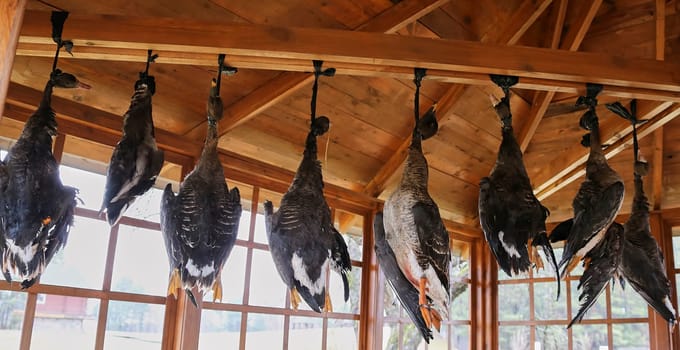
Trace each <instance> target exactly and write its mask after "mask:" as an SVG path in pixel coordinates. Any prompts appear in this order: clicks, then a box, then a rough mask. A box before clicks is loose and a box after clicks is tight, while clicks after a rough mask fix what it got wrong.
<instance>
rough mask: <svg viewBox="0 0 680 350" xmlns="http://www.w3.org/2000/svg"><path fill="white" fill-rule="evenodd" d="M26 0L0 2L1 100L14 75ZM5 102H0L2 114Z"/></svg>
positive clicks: (0, 114)
mask: <svg viewBox="0 0 680 350" xmlns="http://www.w3.org/2000/svg"><path fill="white" fill-rule="evenodd" d="M26 2H27V1H26V0H6V1H2V2H0V19H1V20H0V62H2V66H0V101H4V100H5V97H6V96H7V87H8V85H9V79H10V77H11V76H12V64H13V63H14V56H15V55H16V48H17V42H19V29H21V21H22V20H23V18H24V9H25V8H26ZM2 108H3V104H2V103H0V116H2Z"/></svg>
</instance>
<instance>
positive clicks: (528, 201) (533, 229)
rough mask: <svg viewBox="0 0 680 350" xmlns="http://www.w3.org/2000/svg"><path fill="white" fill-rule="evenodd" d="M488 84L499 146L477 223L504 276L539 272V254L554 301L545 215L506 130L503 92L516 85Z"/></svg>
mask: <svg viewBox="0 0 680 350" xmlns="http://www.w3.org/2000/svg"><path fill="white" fill-rule="evenodd" d="M492 80H494V82H495V83H496V84H498V85H499V86H500V87H501V88H502V89H503V91H504V92H505V96H504V97H503V98H502V99H501V101H500V102H498V103H497V104H495V105H494V109H495V110H496V113H497V114H498V116H499V118H500V119H501V123H502V136H503V140H502V142H501V145H500V149H499V151H498V158H497V160H496V164H495V165H494V167H493V169H492V170H491V174H490V175H489V177H485V178H483V179H482V180H481V181H480V184H479V220H480V223H481V226H482V229H483V231H484V237H485V238H486V241H487V242H488V243H489V248H491V251H492V252H493V254H494V256H495V257H496V261H498V265H499V266H500V267H501V269H503V271H505V273H506V274H507V275H508V276H513V275H516V274H520V273H527V272H528V271H529V268H530V266H531V263H533V264H535V265H536V266H537V267H543V262H542V259H541V257H540V256H539V255H538V253H537V251H536V249H535V248H536V247H540V248H542V250H543V253H544V254H545V256H546V258H547V259H549V264H550V265H551V266H552V268H553V270H554V271H555V274H556V275H557V280H558V284H557V297H558V298H559V295H560V288H559V286H560V284H559V272H558V269H557V262H556V260H555V255H554V253H553V250H552V246H551V245H550V242H549V241H548V236H547V234H546V228H545V220H546V218H547V217H548V215H549V212H548V209H547V208H546V207H544V206H542V205H541V203H540V202H539V201H538V199H537V198H536V196H534V192H533V189H532V188H531V182H530V181H529V176H528V174H527V171H526V168H525V167H524V161H523V160H522V150H521V149H520V147H519V144H518V143H517V140H516V139H515V135H514V133H513V129H512V114H511V112H510V95H509V89H510V87H511V86H513V85H514V84H516V83H517V80H518V79H517V77H508V76H492Z"/></svg>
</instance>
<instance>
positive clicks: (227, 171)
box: [5, 83, 379, 214]
mask: <svg viewBox="0 0 680 350" xmlns="http://www.w3.org/2000/svg"><path fill="white" fill-rule="evenodd" d="M41 98H42V92H41V91H38V90H35V89H32V88H30V87H26V86H23V85H20V84H17V83H10V88H9V92H8V95H7V101H6V104H5V116H6V117H8V118H11V119H15V120H18V121H21V122H25V121H26V120H27V119H28V118H29V117H30V116H31V115H32V114H33V112H34V111H35V108H37V107H36V104H37V103H38V102H39V101H40V100H41ZM52 107H53V108H54V110H55V111H56V112H57V122H58V123H59V131H60V132H61V133H64V134H67V135H73V136H76V137H80V138H83V139H88V140H92V141H95V142H99V143H102V144H106V145H108V146H115V145H116V143H117V142H118V141H119V140H120V135H121V130H122V127H123V119H122V118H121V117H120V116H118V115H114V114H112V113H109V112H106V111H102V110H99V109H96V108H93V107H89V106H85V105H82V104H79V103H77V102H74V101H70V100H68V99H65V98H61V97H58V96H52ZM156 142H157V143H158V147H159V148H161V149H163V150H164V151H165V157H166V160H167V161H169V162H172V163H176V164H180V165H185V164H187V163H189V162H190V161H191V160H192V158H193V157H194V156H195V155H196V154H199V153H200V150H201V149H202V147H203V144H202V143H198V142H194V141H192V140H188V139H186V138H183V137H182V136H180V135H175V134H172V133H169V132H167V131H165V130H162V129H158V128H157V129H156ZM219 157H220V161H221V162H222V166H223V168H224V175H225V176H226V177H227V178H229V179H232V180H234V181H238V182H242V183H247V184H250V185H253V186H260V187H263V188H266V189H269V190H272V191H276V192H285V191H286V190H287V189H288V186H289V185H290V182H291V181H292V180H293V176H294V175H295V174H294V173H293V172H292V171H289V170H287V169H283V168H279V167H276V166H273V165H270V164H267V163H263V162H260V161H258V160H256V159H251V158H247V157H244V156H242V155H240V154H236V153H233V152H229V151H226V150H222V149H220V150H219ZM191 163H193V162H192V161H191ZM324 194H325V195H326V198H327V199H328V201H329V203H331V205H333V206H335V207H337V208H340V209H344V210H350V211H353V212H356V213H359V214H363V213H365V212H367V211H370V210H372V209H373V208H374V207H375V206H376V204H377V203H379V201H378V200H377V199H375V198H372V197H369V196H366V195H363V194H360V193H356V192H354V191H351V190H348V189H345V188H342V187H340V186H336V185H333V184H329V183H326V184H325V187H324Z"/></svg>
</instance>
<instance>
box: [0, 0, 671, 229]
mask: <svg viewBox="0 0 680 350" xmlns="http://www.w3.org/2000/svg"><path fill="white" fill-rule="evenodd" d="M678 6H680V5H679V4H677V2H676V1H674V0H666V1H664V0H657V1H650V0H646V1H643V0H617V1H613V0H604V1H603V0H594V1H591V0H570V1H567V0H477V1H447V0H402V1H389V0H361V1H359V0H351V1H348V0H323V1H314V0H290V1H278V0H264V1H250V0H229V1H226V0H197V1H182V0H148V1H130V0H108V1H105V2H99V1H97V2H92V1H84V0H47V1H42V0H41V1H35V0H33V1H29V3H28V6H27V7H28V9H27V12H26V14H25V16H24V23H23V28H22V31H21V37H20V39H19V45H18V48H17V57H16V58H15V61H14V67H13V71H12V78H11V81H12V82H11V84H10V87H9V91H8V98H7V102H6V105H5V112H4V115H5V116H6V117H8V118H3V120H2V122H1V124H0V135H2V136H6V137H16V133H17V131H18V129H19V127H20V123H22V122H23V121H24V120H25V119H26V118H27V116H28V115H30V113H31V112H32V109H33V108H35V105H36V104H37V103H38V101H39V99H40V94H41V92H40V90H42V88H43V86H44V83H45V80H46V78H47V76H48V74H49V70H50V67H51V58H50V57H51V55H52V54H53V50H54V44H53V43H51V40H50V38H49V37H50V26H49V13H48V12H46V11H48V10H51V9H53V8H59V9H64V10H68V11H70V12H71V16H70V17H69V19H68V20H67V22H66V25H65V29H64V37H65V38H69V39H74V40H75V43H76V47H75V49H74V55H73V57H68V56H67V55H62V59H60V61H59V66H60V67H61V68H62V70H65V71H68V72H70V73H73V74H76V75H77V76H78V77H79V78H80V79H81V80H83V81H85V82H86V83H88V84H90V85H92V86H93V88H92V89H91V90H89V91H84V90H60V91H57V92H56V95H57V96H59V97H60V98H58V99H56V100H55V103H54V107H55V110H56V111H57V112H58V113H59V118H60V119H59V121H60V130H61V131H62V132H64V133H67V134H69V135H74V136H78V137H81V138H86V139H91V140H93V141H96V142H99V143H103V144H106V145H113V144H115V142H116V141H117V140H116V138H117V135H118V134H119V130H120V126H121V124H122V117H121V116H122V114H123V113H124V112H125V110H126V109H127V107H128V105H129V98H130V96H131V94H132V86H133V83H134V81H135V79H136V78H137V73H138V72H139V71H140V70H142V69H143V66H144V63H143V62H144V59H145V55H146V49H148V48H152V49H154V50H155V51H156V52H157V53H158V54H159V55H160V58H159V59H158V63H157V64H154V65H152V67H151V73H152V74H153V75H154V76H155V77H156V82H157V93H156V95H155V96H154V100H153V103H154V105H153V108H154V120H155V124H156V127H157V129H158V131H157V138H158V141H159V143H160V144H161V145H162V147H163V148H165V149H167V150H168V151H170V153H169V154H170V157H168V159H167V160H168V162H171V163H174V164H177V165H184V164H190V163H191V162H193V161H194V159H195V157H196V156H197V155H198V154H199V151H200V147H201V142H202V140H203V137H204V135H205V124H206V118H205V103H206V98H207V92H208V88H209V82H210V79H211V77H212V76H214V74H215V71H216V67H215V65H216V53H219V52H223V53H226V54H227V62H228V63H229V64H231V65H233V66H236V67H238V68H239V72H238V73H237V74H236V75H234V76H232V77H227V78H225V79H224V82H223V86H222V93H221V95H222V98H223V100H224V105H225V118H224V120H223V121H222V122H221V123H220V134H221V135H222V136H221V139H220V147H221V150H222V153H221V155H222V157H223V159H222V160H223V162H224V164H225V171H226V174H227V177H229V178H231V179H234V180H237V181H241V182H248V183H253V184H255V185H258V184H259V185H265V186H266V187H268V188H270V189H272V190H277V191H285V189H286V187H287V184H288V182H289V181H290V179H291V177H292V174H293V172H294V171H295V169H296V168H297V165H298V163H299V160H300V157H301V152H302V148H303V143H304V142H303V141H304V138H305V135H306V133H307V131H308V123H309V101H310V97H311V85H312V84H311V82H312V80H313V79H312V78H311V74H309V73H305V72H309V71H310V70H311V69H312V66H311V60H312V59H323V60H325V61H326V63H325V67H336V68H337V70H338V74H337V75H336V76H335V77H333V78H325V77H324V78H322V80H321V84H320V89H319V103H318V112H319V113H320V114H323V115H327V116H328V117H329V118H330V119H331V123H332V126H331V130H330V132H329V134H327V135H326V136H325V137H322V138H321V140H320V145H321V147H320V158H321V159H322V160H323V167H324V178H325V180H326V182H327V186H326V192H327V194H328V196H329V198H330V200H331V202H333V201H336V202H338V203H342V206H343V207H344V208H347V209H349V210H352V209H353V208H356V209H357V210H359V209H361V208H366V207H367V206H371V205H375V203H376V201H375V200H374V199H373V198H380V199H384V198H386V196H387V195H389V193H391V191H392V189H393V188H394V186H395V185H396V182H397V181H398V180H399V178H400V174H401V170H402V166H403V161H404V158H405V149H406V147H407V146H408V142H409V135H410V130H411V128H412V123H413V111H412V109H413V94H414V86H413V84H412V82H411V74H412V68H413V67H414V66H420V67H425V68H428V77H426V80H425V81H424V83H423V88H422V96H421V99H420V103H421V110H422V111H424V110H425V109H426V108H428V107H429V106H430V105H432V104H433V103H438V118H439V119H440V130H439V133H438V134H437V135H436V136H435V137H434V138H432V139H431V140H428V141H426V142H425V143H424V150H425V152H426V156H427V158H428V161H429V164H430V192H431V194H432V196H433V197H434V198H435V200H436V201H437V203H438V204H439V206H440V209H441V211H442V216H443V217H444V218H446V219H447V220H448V222H449V224H450V226H455V225H456V224H458V225H460V226H459V227H462V228H464V227H474V226H477V225H478V218H477V195H478V190H479V189H478V183H479V180H480V179H481V178H482V177H484V176H486V175H488V173H489V172H490V170H491V168H492V166H493V164H494V162H495V159H496V152H497V149H498V146H499V144H500V123H499V121H498V119H497V117H496V115H495V113H494V112H493V110H492V108H491V103H490V102H489V95H490V94H494V95H496V96H500V94H501V92H500V90H499V89H498V88H497V87H495V86H493V85H492V84H491V83H490V82H489V81H488V78H487V74H488V73H512V74H516V75H519V76H520V84H519V85H518V87H517V88H515V89H514V90H513V99H512V102H511V104H512V108H513V113H514V116H515V118H514V122H515V131H516V134H517V135H518V139H519V141H520V143H521V145H522V148H523V149H525V162H526V165H527V169H528V172H529V175H530V177H531V179H532V183H533V184H534V186H535V189H536V192H537V193H538V196H539V198H540V199H541V200H542V201H543V203H544V205H546V206H547V207H548V208H549V209H550V210H551V212H552V215H551V217H550V218H549V221H558V220H561V219H564V218H566V217H568V216H569V215H570V211H571V200H572V198H573V196H574V194H575V192H576V190H577V189H578V184H579V183H580V181H581V179H582V178H583V164H584V162H585V158H586V154H587V150H586V149H585V148H583V147H581V146H580V143H579V142H580V139H581V137H582V135H583V134H584V131H583V130H580V129H579V128H578V118H579V117H580V114H581V113H582V110H579V109H576V108H575V107H574V102H575V100H576V97H577V96H578V95H579V94H583V92H584V83H585V82H587V81H593V82H599V83H603V84H604V85H605V89H604V91H603V93H602V95H601V97H600V102H601V104H603V103H605V102H613V101H622V102H624V103H627V102H628V101H630V99H631V98H638V99H639V100H640V101H639V114H640V116H643V117H644V118H645V119H649V120H650V121H649V122H648V123H647V124H645V125H644V126H643V127H642V128H641V135H640V136H641V137H643V139H642V142H641V145H642V152H643V154H644V155H645V157H646V159H647V160H648V161H649V162H650V163H651V164H652V169H653V171H652V175H651V176H650V177H649V178H648V179H647V185H648V194H649V195H650V197H651V199H652V201H653V202H654V204H655V208H657V209H658V208H676V207H680V145H678V144H677V142H674V140H677V139H678V137H680V118H678V119H675V120H674V118H675V117H676V116H677V115H679V114H680V76H679V75H680V65H678V64H677V63H676V62H677V58H678V57H679V56H680V55H679V53H678V51H679V50H680V42H679V41H678V36H679V35H680V14H679V13H678V11H677V9H678ZM441 39H444V40H441ZM662 61H663V62H662ZM598 111H599V115H600V119H601V126H602V132H603V139H604V140H607V141H606V142H607V143H608V144H609V145H610V146H609V147H608V148H607V153H608V155H609V156H610V157H611V162H612V165H613V166H614V167H615V168H616V169H617V170H618V171H619V172H620V173H621V174H622V175H623V176H624V178H625V179H626V186H627V188H630V189H632V155H631V153H632V152H631V151H630V147H629V146H630V144H631V143H632V140H631V136H630V132H631V128H630V126H629V125H628V124H627V123H626V122H625V121H624V120H622V119H620V118H618V117H615V116H614V115H613V114H611V113H610V112H608V111H607V110H606V109H605V108H604V107H603V106H602V108H600V109H599V110H598ZM73 144H74V145H77V144H78V143H73ZM93 149H94V150H97V151H96V152H93V151H92V150H93ZM106 151H107V148H105V149H104V150H102V149H101V148H88V147H82V145H81V146H80V147H76V146H74V147H71V149H67V152H69V153H74V154H76V155H83V156H86V157H88V158H94V159H95V160H98V161H102V162H106V160H107V159H108V157H109V156H110V153H106ZM102 152H104V153H106V154H102ZM108 152H110V151H108ZM171 167H172V165H168V169H170V168H171ZM629 193H632V191H629ZM631 197H632V195H630V194H629V195H627V196H626V203H625V204H624V207H623V209H622V212H624V213H625V212H628V211H629V206H630V198H631ZM342 222H343V221H342V220H341V223H342ZM348 222H350V220H345V224H346V223H348Z"/></svg>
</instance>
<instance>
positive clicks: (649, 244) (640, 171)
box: [607, 100, 676, 327]
mask: <svg viewBox="0 0 680 350" xmlns="http://www.w3.org/2000/svg"><path fill="white" fill-rule="evenodd" d="M631 105H632V106H631V112H629V111H628V110H627V109H626V108H625V107H623V106H622V105H621V104H620V103H618V102H616V103H614V104H612V105H607V107H608V108H609V109H610V110H611V111H612V112H614V113H616V114H618V115H620V116H622V117H623V118H625V119H627V120H629V121H631V122H632V124H633V152H634V159H635V165H634V174H633V175H634V183H635V196H634V197H633V207H632V211H631V214H630V218H629V219H628V221H626V224H625V225H624V230H623V238H624V240H623V257H622V262H621V269H622V272H623V275H624V276H625V277H626V280H627V281H628V283H629V284H630V285H631V286H633V289H635V291H636V292H638V294H640V295H641V296H642V298H643V299H645V301H646V302H647V303H648V304H649V305H650V306H651V307H653V308H654V310H656V312H658V313H659V315H661V317H663V318H664V319H665V320H666V321H667V322H668V324H669V326H670V327H673V326H674V325H675V321H676V314H675V309H674V308H673V305H672V304H671V285H670V282H669V281H668V277H667V276H666V268H665V264H664V258H663V254H662V253H661V249H660V248H659V245H658V244H657V243H656V240H655V239H654V237H653V236H652V233H651V229H650V226H649V202H647V197H646V196H645V193H644V190H643V186H642V185H643V183H642V177H643V176H645V175H647V171H648V165H647V163H646V162H643V161H641V160H639V156H638V153H639V146H638V142H637V129H636V124H638V120H637V119H636V117H635V114H636V113H635V109H636V101H635V100H633V102H632V103H631Z"/></svg>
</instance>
